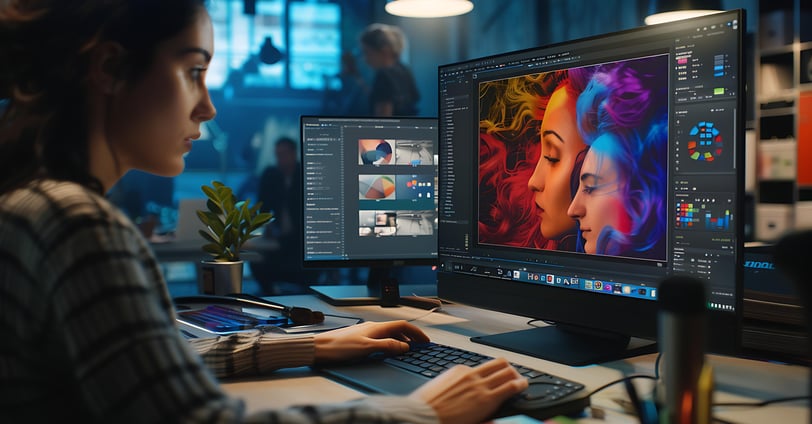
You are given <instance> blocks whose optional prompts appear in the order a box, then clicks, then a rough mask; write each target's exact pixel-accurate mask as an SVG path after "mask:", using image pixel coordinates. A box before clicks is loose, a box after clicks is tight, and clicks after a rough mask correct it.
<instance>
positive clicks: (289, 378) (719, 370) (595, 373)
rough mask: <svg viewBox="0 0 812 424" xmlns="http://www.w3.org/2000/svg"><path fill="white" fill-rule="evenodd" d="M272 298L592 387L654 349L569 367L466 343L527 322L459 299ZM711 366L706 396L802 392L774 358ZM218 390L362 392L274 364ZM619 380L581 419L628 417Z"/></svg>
mask: <svg viewBox="0 0 812 424" xmlns="http://www.w3.org/2000/svg"><path fill="white" fill-rule="evenodd" d="M273 299H274V300H276V301H278V302H281V303H284V304H287V305H291V306H304V307H309V308H312V309H318V310H321V311H323V312H325V313H335V314H340V315H353V316H358V317H362V318H364V319H366V320H370V321H385V320H393V319H405V320H412V322H413V323H414V324H415V325H417V326H419V327H420V328H422V329H423V331H425V332H426V334H428V335H429V337H431V339H432V340H434V341H436V342H438V343H443V344H447V345H451V346H457V347H461V348H465V349H469V350H472V351H476V352H481V353H483V354H487V355H490V356H494V357H499V356H501V357H505V358H507V359H508V360H509V361H511V362H515V363H518V364H522V365H526V366H529V367H533V368H536V369H540V370H546V371H547V372H550V373H552V374H556V375H560V376H562V377H566V378H571V379H573V380H576V381H579V382H581V383H583V384H585V385H586V390H587V391H589V392H591V391H592V390H594V389H596V388H598V387H600V386H602V385H604V384H606V383H609V382H611V381H614V380H617V379H618V378H621V377H623V376H624V375H630V374H646V375H653V374H654V363H655V360H656V355H654V354H652V355H643V356H639V357H635V358H630V359H626V360H620V361H614V362H610V363H606V364H601V365H593V366H586V367H569V366H566V365H562V364H558V363H555V362H549V361H545V360H542V359H538V358H534V357H531V356H527V355H522V354H518V353H514V352H509V351H505V350H501V349H498V348H493V347H490V346H485V345H481V344H477V343H474V342H471V341H470V340H469V338H470V337H472V336H479V335H486V334H494V333H501V332H506V331H514V330H521V329H525V328H529V326H528V323H527V322H528V318H525V317H519V316H515V315H508V314H502V313H498V312H493V311H485V310H481V309H477V308H472V307H468V306H463V305H443V308H442V309H443V311H442V312H428V311H425V310H422V309H415V308H411V307H407V306H402V307H396V308H382V307H380V306H348V307H334V306H330V305H328V304H326V303H324V302H322V301H320V300H319V299H317V298H316V297H314V296H308V295H299V296H284V297H275V298H273ZM708 360H709V361H710V363H711V364H712V365H713V366H714V371H715V376H716V382H717V384H716V392H715V393H714V402H752V401H763V400H769V399H776V398H783V397H790V396H799V395H802V394H805V393H807V392H808V389H809V383H808V379H809V378H810V375H809V370H808V369H807V368H806V367H802V366H797V365H785V364H775V363H768V362H761V361H752V360H746V359H740V358H730V357H722V356H716V355H709V356H708ZM635 386H636V387H637V388H638V389H639V391H640V393H641V395H642V394H645V393H650V391H651V388H652V387H653V382H651V381H648V380H635ZM224 388H225V390H226V391H228V392H229V393H231V394H232V395H235V396H239V397H242V398H244V399H245V401H246V404H247V407H248V409H249V411H255V410H259V409H266V408H281V407H286V406H290V405H293V404H300V403H312V402H314V398H313V393H319V396H318V400H317V401H318V402H341V401H345V400H349V399H353V398H357V397H359V396H363V393H361V392H358V391H356V390H354V389H352V388H349V387H346V386H344V385H342V384H340V383H337V382H334V381H331V380H329V379H327V378H324V377H321V376H319V375H318V374H316V373H315V372H313V371H311V370H310V369H309V368H295V369H290V370H281V371H279V372H277V373H275V374H274V375H273V376H272V377H270V378H261V379H251V380H240V381H232V382H227V383H225V384H224ZM626 398H627V397H626V393H625V390H624V388H623V385H622V384H616V385H614V386H611V387H609V388H607V389H605V390H603V391H601V392H599V393H597V394H596V395H595V396H593V397H592V406H593V408H599V409H601V410H603V411H604V412H605V414H606V417H605V418H604V419H595V418H586V419H583V420H579V422H585V423H633V422H637V421H636V420H635V419H634V417H632V416H629V415H625V414H624V413H623V410H622V408H621V407H620V406H619V405H618V403H617V402H615V401H614V399H626ZM807 405H808V404H807V403H804V402H793V403H779V404H773V405H769V406H766V407H761V408H755V407H727V408H725V409H722V408H716V410H715V413H714V416H715V417H718V418H721V419H724V420H728V421H731V422H735V423H768V422H773V423H779V422H780V423H804V424H805V423H809V422H810V415H809V414H810V411H809V407H808V406H807Z"/></svg>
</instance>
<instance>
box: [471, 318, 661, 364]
mask: <svg viewBox="0 0 812 424" xmlns="http://www.w3.org/2000/svg"><path fill="white" fill-rule="evenodd" d="M471 341H473V342H476V343H481V344H485V345H488V346H493V347H498V348H500V349H505V350H509V351H512V352H518V353H522V354H525V355H530V356H534V357H536V358H541V359H545V360H548V361H553V362H558V363H561V364H566V365H570V366H583V365H591V364H599V363H603V362H609V361H614V360H618V359H623V358H629V357H632V356H638V355H644V354H648V353H654V352H657V344H656V343H655V342H652V341H649V340H641V339H633V340H632V339H630V338H628V337H621V336H612V335H607V334H595V333H587V332H583V331H580V330H576V331H573V330H571V329H563V328H559V327H558V326H555V325H551V326H547V327H537V328H531V329H528V330H519V331H512V332H508V333H500V334H492V335H488V336H476V337H471Z"/></svg>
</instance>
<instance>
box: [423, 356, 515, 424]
mask: <svg viewBox="0 0 812 424" xmlns="http://www.w3.org/2000/svg"><path fill="white" fill-rule="evenodd" d="M526 388H527V380H526V379H525V378H524V377H522V376H521V375H519V373H518V372H516V370H515V369H514V368H513V367H512V366H511V365H510V363H509V362H508V361H507V360H505V359H502V358H499V359H492V360H490V361H488V362H485V363H484V364H482V365H478V366H476V367H474V368H471V367H467V366H464V365H457V366H455V367H453V368H451V369H449V370H448V371H446V372H444V373H443V374H440V375H439V376H437V377H435V378H433V379H432V380H431V381H429V382H428V383H426V384H424V385H423V386H422V387H420V388H419V389H417V390H415V391H414V392H413V393H412V394H411V395H410V396H411V397H416V398H418V399H421V400H423V401H425V402H426V403H428V404H429V405H431V407H432V408H434V410H435V411H436V412H437V416H438V417H439V418H440V422H442V423H455V424H456V423H480V422H482V421H485V420H487V419H488V418H489V417H490V416H491V415H493V413H494V412H496V410H497V408H499V406H500V405H501V404H502V403H503V402H505V401H506V400H508V399H509V398H510V397H512V396H514V395H516V394H518V393H520V392H522V391H523V390H524V389H526Z"/></svg>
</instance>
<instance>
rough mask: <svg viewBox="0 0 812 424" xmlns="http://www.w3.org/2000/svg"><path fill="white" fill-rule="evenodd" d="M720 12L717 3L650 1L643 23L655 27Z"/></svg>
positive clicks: (668, 0)
mask: <svg viewBox="0 0 812 424" xmlns="http://www.w3.org/2000/svg"><path fill="white" fill-rule="evenodd" d="M721 11H722V7H721V4H720V2H719V1H708V0H705V1H696V0H695V1H689V0H651V1H650V2H649V15H648V16H646V18H645V19H644V20H643V21H644V22H645V23H646V25H655V24H661V23H665V22H671V21H677V20H680V19H688V18H695V17H697V16H703V15H709V14H711V13H716V12H721Z"/></svg>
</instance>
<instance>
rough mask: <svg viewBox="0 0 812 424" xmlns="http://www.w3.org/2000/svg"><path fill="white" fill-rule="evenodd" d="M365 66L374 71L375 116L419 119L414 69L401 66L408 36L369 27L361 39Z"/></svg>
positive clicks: (386, 28)
mask: <svg viewBox="0 0 812 424" xmlns="http://www.w3.org/2000/svg"><path fill="white" fill-rule="evenodd" d="M360 41H361V49H362V50H363V53H364V59H365V60H366V63H367V64H368V65H369V66H370V67H371V68H372V69H374V70H375V75H374V77H373V80H372V86H371V88H370V94H369V103H370V107H371V113H372V115H375V116H416V115H417V114H418V109H417V102H418V101H419V100H420V92H419V91H418V89H417V83H416V82H415V79H414V75H413V74H412V71H411V69H409V67H407V66H406V65H405V64H403V62H401V58H400V56H401V53H402V52H403V48H404V47H405V45H406V36H405V35H404V34H403V31H401V29H400V28H398V27H396V26H393V25H386V24H379V23H375V24H371V25H369V26H368V27H367V28H366V29H365V30H364V32H363V33H362V34H361V37H360Z"/></svg>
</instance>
